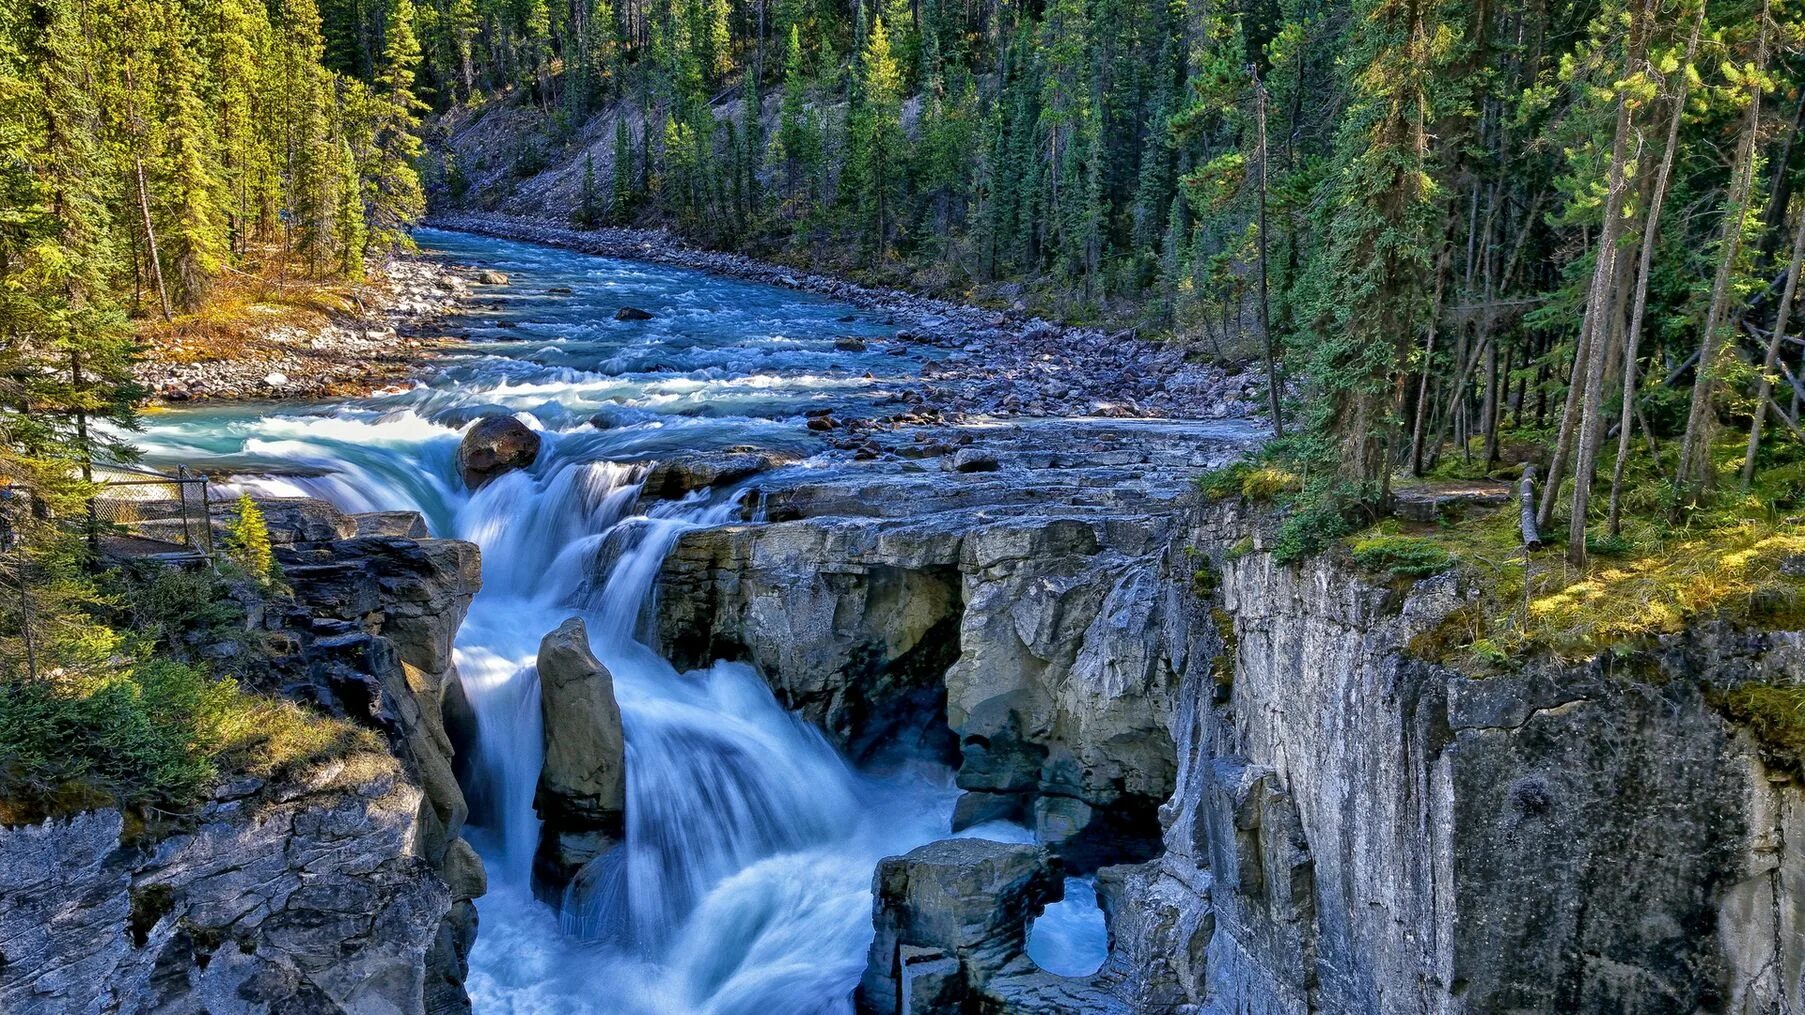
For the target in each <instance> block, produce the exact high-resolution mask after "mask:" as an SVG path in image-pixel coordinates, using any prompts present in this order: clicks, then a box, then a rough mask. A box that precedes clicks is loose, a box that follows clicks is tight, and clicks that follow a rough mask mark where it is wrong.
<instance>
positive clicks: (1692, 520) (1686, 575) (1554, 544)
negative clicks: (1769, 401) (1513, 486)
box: [1349, 434, 1805, 669]
mask: <svg viewBox="0 0 1805 1015" xmlns="http://www.w3.org/2000/svg"><path fill="white" fill-rule="evenodd" d="M1773 443H1774V445H1775V449H1774V453H1775V454H1778V455H1782V456H1788V457H1782V458H1780V459H1778V460H1775V459H1769V460H1767V461H1766V462H1765V463H1764V468H1763V469H1762V470H1761V471H1760V472H1758V473H1757V477H1756V482H1755V484H1754V486H1753V488H1752V489H1751V490H1750V491H1749V493H1748V494H1742V493H1740V492H1738V491H1736V489H1735V485H1736V483H1735V478H1734V477H1735V469H1736V468H1737V467H1739V466H1740V465H1741V454H1742V444H1741V441H1740V440H1738V439H1736V438H1735V435H1734V434H1732V435H1731V437H1730V439H1728V440H1726V441H1725V442H1724V443H1723V444H1722V445H1721V446H1719V447H1718V448H1717V449H1716V452H1717V453H1716V456H1715V457H1716V459H1717V460H1718V462H1719V465H1720V473H1719V475H1720V477H1721V479H1720V482H1719V484H1718V486H1717V491H1718V492H1717V494H1716V496H1715V497H1714V498H1713V499H1712V500H1710V501H1709V502H1707V503H1705V504H1703V505H1699V506H1694V507H1691V508H1689V509H1687V510H1676V508H1675V506H1674V501H1673V498H1672V497H1671V495H1670V493H1669V491H1668V489H1667V485H1666V479H1665V476H1664V475H1663V474H1661V473H1660V472H1659V471H1658V467H1657V466H1655V465H1654V464H1653V463H1651V462H1648V461H1646V457H1647V456H1646V455H1643V454H1641V449H1637V452H1638V453H1637V457H1636V458H1635V459H1634V460H1633V464H1632V466H1631V468H1630V469H1629V470H1628V475H1627V476H1626V479H1627V482H1626V485H1625V488H1624V492H1623V520H1622V528H1621V531H1620V532H1619V533H1618V534H1616V535H1614V536H1613V535H1609V534H1608V533H1607V531H1606V527H1605V526H1604V525H1603V524H1602V523H1603V521H1604V513H1605V510H1606V507H1607V502H1608V501H1607V498H1608V490H1609V476H1610V468H1609V463H1608V462H1607V463H1606V464H1605V465H1604V466H1602V467H1601V469H1600V473H1601V476H1602V477H1603V478H1602V480H1601V482H1600V492H1599V495H1598V496H1597V497H1596V498H1594V501H1595V503H1594V509H1595V510H1596V512H1597V514H1596V516H1595V517H1594V518H1592V519H1591V521H1592V522H1593V525H1592V529H1591V531H1590V532H1589V533H1588V535H1587V551H1588V555H1589V560H1588V563H1587V566H1586V567H1585V569H1584V570H1580V569H1577V568H1575V567H1573V566H1572V565H1570V564H1568V563H1567V562H1566V560H1565V555H1564V551H1565V549H1566V548H1565V546H1564V545H1562V543H1561V540H1562V539H1563V538H1564V537H1565V535H1566V532H1567V524H1566V521H1565V519H1564V518H1561V517H1559V512H1557V517H1556V520H1555V522H1554V523H1553V524H1551V525H1549V526H1548V528H1547V531H1545V532H1544V533H1543V537H1544V539H1547V540H1549V543H1548V544H1547V545H1546V546H1545V548H1544V549H1542V550H1540V551H1537V552H1536V553H1535V554H1533V555H1532V557H1531V559H1530V562H1529V568H1528V571H1527V574H1526V573H1525V568H1524V560H1523V548H1522V544H1521V537H1520V534H1519V532H1518V512H1517V507H1516V505H1515V504H1511V505H1509V506H1507V507H1505V508H1503V509H1500V510H1496V511H1492V512H1489V513H1486V514H1481V515H1476V516H1473V517H1469V518H1466V519H1463V520H1459V521H1454V522H1447V523H1443V524H1440V525H1407V524H1405V523H1402V522H1399V521H1397V520H1395V519H1392V520H1387V521H1385V522H1382V523H1380V524H1378V525H1375V526H1373V527H1371V528H1368V529H1366V530H1364V531H1362V532H1360V533H1358V534H1356V535H1355V536H1353V537H1352V538H1351V540H1350V541H1349V546H1350V549H1351V550H1352V552H1353V555H1354V559H1355V560H1356V561H1357V562H1359V563H1361V564H1362V566H1365V567H1367V568H1369V569H1371V570H1377V571H1386V572H1389V573H1391V574H1394V575H1399V576H1404V577H1412V576H1414V575H1413V572H1414V571H1417V570H1421V571H1422V573H1435V571H1437V570H1443V569H1446V568H1447V567H1452V568H1457V569H1458V570H1459V572H1460V573H1461V574H1462V575H1463V576H1464V577H1465V578H1466V579H1468V580H1469V581H1470V582H1471V583H1472V585H1473V586H1474V587H1476V588H1477V589H1478V591H1479V593H1480V597H1479V600H1478V602H1477V603H1476V609H1475V610H1472V611H1461V612H1460V615H1459V616H1457V617H1453V618H1450V620H1449V621H1447V622H1446V624H1444V627H1446V628H1447V630H1442V631H1437V632H1432V633H1431V634H1429V635H1426V636H1424V637H1422V638H1420V639H1418V640H1419V641H1420V642H1421V643H1422V647H1423V648H1425V649H1429V650H1431V651H1430V652H1429V653H1428V654H1429V655H1430V656H1431V657H1432V658H1437V659H1441V660H1444V661H1448V662H1450V663H1453V664H1457V665H1471V666H1476V667H1478V668H1480V669H1485V668H1492V667H1499V666H1508V665H1512V664H1513V663H1514V662H1515V661H1516V660H1518V659H1520V658H1523V657H1525V656H1529V655H1535V654H1552V655H1553V656H1554V657H1556V658H1559V659H1563V660H1570V661H1571V660H1578V659H1585V658H1590V657H1592V656H1595V655H1597V654H1598V653H1600V652H1603V651H1608V650H1612V649H1617V648H1633V647H1637V646H1638V645H1640V644H1643V643H1645V642H1646V641H1647V640H1648V639H1650V638H1653V637H1656V636H1659V635H1664V634H1672V633H1675V632H1678V631H1680V630H1682V629H1684V628H1686V627H1687V626H1689V625H1692V624H1696V623H1699V622H1701V621H1704V620H1710V619H1722V620H1727V621H1730V622H1733V623H1740V624H1746V625H1749V626H1756V627H1767V628H1799V627H1805V577H1801V576H1800V575H1798V574H1795V573H1788V572H1796V571H1798V570H1799V568H1797V567H1796V566H1788V564H1787V562H1788V561H1789V560H1790V559H1796V558H1799V557H1800V556H1801V555H1805V525H1801V521H1800V519H1799V518H1798V517H1797V516H1796V515H1794V514H1792V513H1791V512H1794V511H1797V510H1800V509H1801V508H1805V460H1801V461H1796V462H1795V461H1793V460H1791V459H1790V456H1794V455H1799V456H1801V458H1805V451H1801V450H1799V449H1794V448H1788V447H1786V446H1785V445H1782V444H1780V443H1779V442H1777V441H1776V442H1773ZM1765 453H1766V452H1764V454H1765ZM1558 496H1559V498H1560V499H1559V500H1557V503H1558V504H1562V505H1563V506H1564V505H1565V504H1566V503H1567V502H1568V500H1569V499H1570V496H1571V484H1570V483H1569V484H1566V485H1565V487H1564V489H1563V490H1562V491H1561V492H1560V494H1559V495H1558ZM1437 550H1439V551H1440V554H1443V555H1445V557H1446V564H1445V566H1443V563H1442V559H1441V556H1440V555H1438V554H1437V552H1436V551H1437Z"/></svg>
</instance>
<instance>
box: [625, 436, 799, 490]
mask: <svg viewBox="0 0 1805 1015" xmlns="http://www.w3.org/2000/svg"><path fill="white" fill-rule="evenodd" d="M783 460H784V459H783V458H782V456H779V455H774V454H771V453H769V452H765V451H759V450H756V449H751V448H748V449H744V450H742V449H737V448H733V449H729V450H727V451H725V452H722V453H719V454H707V455H702V454H698V455H683V456H681V457H677V458H665V459H660V460H659V461H657V462H654V463H652V466H651V468H650V469H648V470H647V471H646V478H645V481H644V482H643V483H641V484H640V493H641V494H642V495H643V496H646V497H659V498H665V499H670V500H675V499H677V498H679V497H683V496H685V495H687V494H690V493H693V492H695V491H697V490H705V489H707V488H709V487H711V486H726V485H728V484H731V483H738V482H740V481H741V480H744V479H750V478H751V477H753V476H756V475H758V474H759V473H761V472H764V471H765V470H767V469H770V468H772V467H773V466H775V465H777V464H779V463H780V462H782V461H783Z"/></svg>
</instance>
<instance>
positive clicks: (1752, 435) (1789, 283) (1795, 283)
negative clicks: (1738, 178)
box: [1740, 213, 1805, 493]
mask: <svg viewBox="0 0 1805 1015" xmlns="http://www.w3.org/2000/svg"><path fill="white" fill-rule="evenodd" d="M1802 259H1805V213H1801V214H1800V215H1799V228H1798V231H1797V232H1796V233H1794V234H1793V239H1792V262H1791V264H1790V265H1789V266H1788V267H1787V269H1786V290H1785V292H1784V293H1783V294H1782V295H1781V296H1780V309H1779V310H1778V311H1776V312H1775V314H1774V333H1773V334H1772V335H1769V336H1768V338H1767V357H1766V358H1765V359H1764V360H1763V361H1762V364H1761V379H1760V380H1759V381H1758V382H1757V383H1756V386H1755V412H1754V417H1755V418H1754V421H1753V422H1751V423H1750V424H1749V449H1748V452H1747V453H1746V454H1744V455H1743V458H1742V481H1741V484H1740V486H1741V489H1742V491H1743V492H1744V493H1747V492H1748V489H1749V483H1750V482H1752V481H1753V480H1754V478H1755V455H1756V454H1757V453H1758V452H1759V451H1760V450H1761V422H1762V420H1765V419H1766V418H1767V414H1768V412H1769V411H1770V408H1769V405H1768V402H1769V401H1770V400H1771V399H1772V397H1773V381H1772V378H1773V375H1774V367H1775V365H1776V364H1777V363H1778V362H1779V359H1780V343H1781V342H1783V341H1785V339H1786V326H1787V325H1788V324H1789V323H1791V322H1790V321H1788V320H1787V318H1788V317H1789V316H1790V315H1791V313H1792V301H1793V297H1794V296H1796V295H1798V291H1799V264H1800V261H1801V260H1802Z"/></svg>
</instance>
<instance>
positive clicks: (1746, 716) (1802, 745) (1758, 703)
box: [1719, 684, 1805, 772]
mask: <svg viewBox="0 0 1805 1015" xmlns="http://www.w3.org/2000/svg"><path fill="white" fill-rule="evenodd" d="M1719 708H1721V709H1722V710H1723V713H1724V714H1725V715H1726V716H1728V717H1729V718H1730V719H1731V720H1733V721H1735V722H1737V723H1738V724H1740V725H1742V726H1743V727H1744V728H1746V729H1747V730H1748V731H1749V732H1750V733H1752V734H1753V735H1754V737H1755V739H1756V740H1757V741H1759V742H1760V743H1761V744H1762V745H1763V746H1765V747H1767V748H1768V749H1769V750H1770V751H1772V752H1773V753H1774V756H1775V759H1776V760H1778V761H1780V762H1782V763H1784V764H1785V765H1787V766H1788V767H1789V768H1791V769H1792V770H1793V771H1794V772H1801V771H1805V687H1800V686H1796V685H1787V686H1775V685H1771V684H1744V685H1743V686H1741V687H1737V688H1733V689H1731V690H1729V691H1726V692H1724V693H1723V696H1722V699H1721V701H1720V702H1719Z"/></svg>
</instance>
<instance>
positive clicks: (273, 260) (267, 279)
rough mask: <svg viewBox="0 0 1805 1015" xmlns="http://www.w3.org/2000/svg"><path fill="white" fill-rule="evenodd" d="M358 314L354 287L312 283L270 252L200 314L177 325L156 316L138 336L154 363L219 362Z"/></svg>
mask: <svg viewBox="0 0 1805 1015" xmlns="http://www.w3.org/2000/svg"><path fill="white" fill-rule="evenodd" d="M150 300H151V302H152V303H154V301H155V297H154V295H153V296H151V297H150ZM355 311H356V301H355V297H354V295H353V286H352V285H351V284H350V283H348V282H345V281H343V280H342V279H341V280H330V279H327V280H323V279H310V278H307V277H306V273H305V270H304V268H303V266H302V265H300V264H299V263H297V262H294V261H292V260H291V259H284V258H282V257H281V256H279V254H277V253H276V252H275V251H269V252H266V256H264V257H262V258H259V259H256V260H254V261H252V262H251V263H250V266H249V268H248V269H247V270H243V271H240V270H237V269H231V270H228V271H227V272H226V273H225V274H224V275H222V276H221V277H220V279H219V281H218V282H217V283H216V284H215V285H214V287H213V290H212V292H211V293H209V294H208V298H207V301H206V303H205V304H204V305H202V306H201V307H199V308H198V309H196V310H193V311H190V312H186V313H180V314H177V315H176V317H175V319H174V320H173V321H165V320H163V318H162V317H161V316H159V315H156V314H155V313H154V312H153V313H152V314H151V316H148V317H146V318H144V319H143V320H142V321H141V322H140V323H139V326H138V335H139V337H140V338H141V339H143V340H144V342H145V344H146V346H147V347H148V352H149V354H150V356H151V358H153V359H156V360H159V361H162V362H166V363H201V362H216V361H220V360H232V359H237V358H239V357H241V356H244V355H246V354H248V353H250V352H252V351H254V350H255V349H257V348H259V347H261V346H264V345H268V344H272V343H273V342H274V339H272V337H271V333H272V332H275V331H277V330H278V329H286V330H291V331H294V332H301V333H311V332H315V331H318V330H319V329H321V328H323V327H325V326H326V325H327V324H328V323H329V322H330V320H331V318H332V317H333V316H335V315H343V314H349V313H353V312H355Z"/></svg>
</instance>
